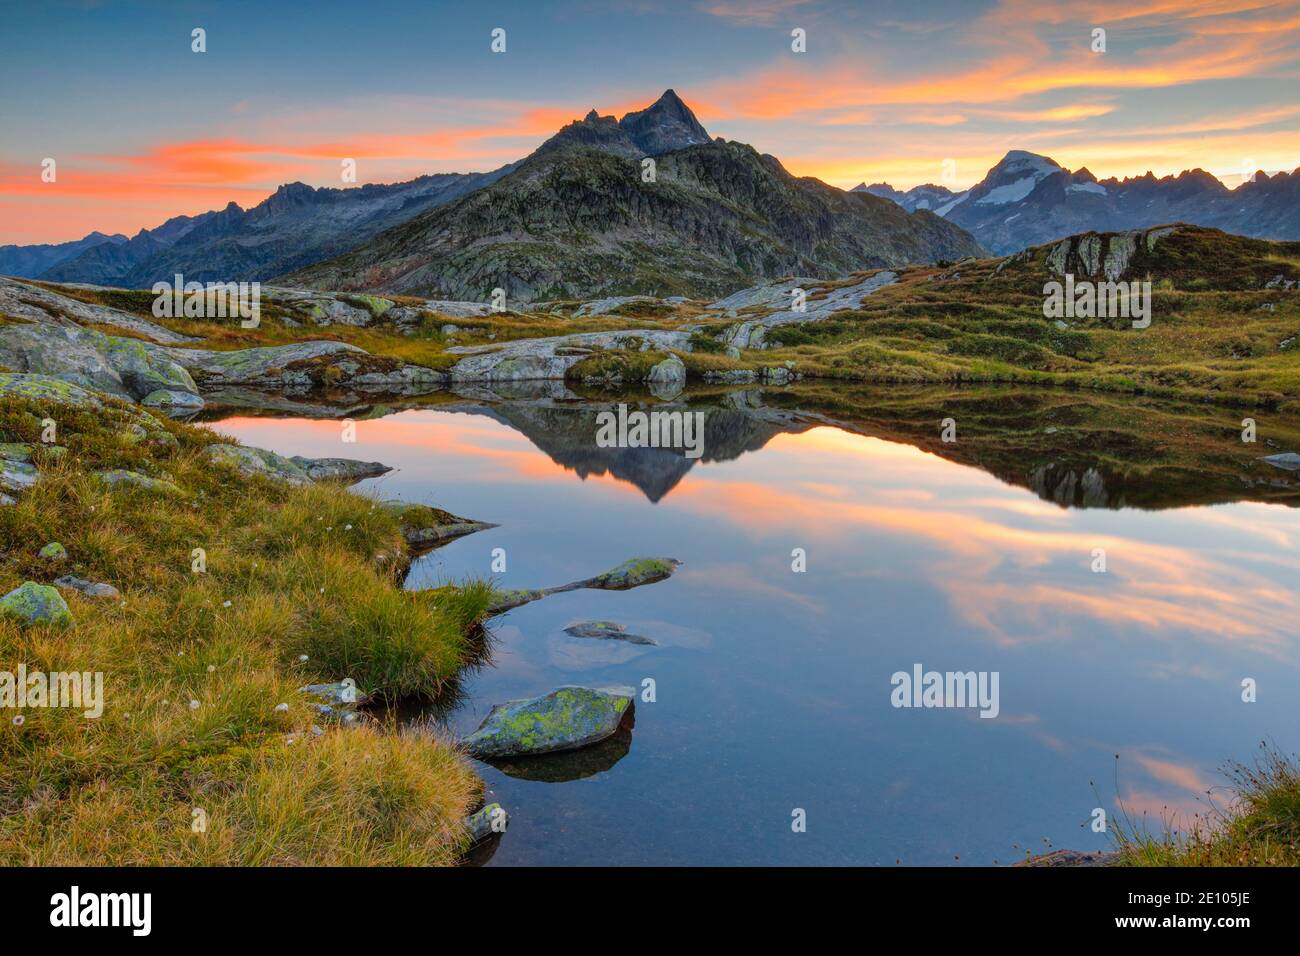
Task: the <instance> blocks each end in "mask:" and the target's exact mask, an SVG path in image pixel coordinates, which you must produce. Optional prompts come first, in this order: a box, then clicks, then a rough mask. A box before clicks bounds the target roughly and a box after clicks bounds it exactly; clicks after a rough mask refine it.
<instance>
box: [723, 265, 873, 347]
mask: <svg viewBox="0 0 1300 956" xmlns="http://www.w3.org/2000/svg"><path fill="white" fill-rule="evenodd" d="M800 281H804V280H800ZM897 281H898V273H896V272H891V271H889V270H885V271H882V272H877V273H874V274H872V275H870V276H866V277H864V278H862V279H860V280H858V281H857V282H853V283H850V284H847V285H844V284H839V285H835V286H828V285H827V284H826V283H825V282H823V281H819V280H811V281H810V282H809V284H808V285H806V286H800V285H796V284H795V283H794V280H783V281H781V282H779V283H767V284H764V285H761V286H755V287H754V288H752V289H745V290H742V291H740V292H737V293H735V294H734V295H731V296H728V297H727V298H726V299H722V300H720V301H719V302H715V303H714V307H723V308H727V309H728V314H730V313H731V311H733V310H735V309H737V308H747V309H755V310H761V309H764V308H766V307H768V306H771V305H783V306H784V305H787V304H791V303H793V301H794V296H793V295H792V292H793V291H794V290H796V289H798V290H800V291H802V292H803V293H804V294H805V296H806V298H805V300H804V309H803V311H795V310H794V309H793V308H781V309H777V310H776V311H772V312H767V313H766V314H756V315H755V316H754V317H753V318H746V319H745V320H744V321H741V322H737V323H736V324H735V325H733V326H731V327H729V328H728V329H727V330H726V331H725V332H724V333H723V335H722V342H723V344H725V345H728V346H731V347H733V348H737V349H761V348H766V347H767V346H768V343H767V334H768V333H769V332H770V331H771V330H772V329H774V328H777V327H779V326H783V325H803V324H805V323H807V322H816V321H818V320H820V319H825V318H829V317H830V316H832V315H834V314H835V313H836V312H842V311H845V310H847V309H856V308H859V307H861V305H862V301H863V300H864V299H865V298H867V296H869V295H871V294H872V293H874V292H877V291H879V290H880V289H883V288H884V287H885V286H887V285H892V284H893V283H895V282H897ZM729 303H730V304H729ZM741 303H743V304H741ZM738 304H739V305H738Z"/></svg>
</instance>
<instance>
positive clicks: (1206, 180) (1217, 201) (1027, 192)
mask: <svg viewBox="0 0 1300 956" xmlns="http://www.w3.org/2000/svg"><path fill="white" fill-rule="evenodd" d="M857 188H859V189H863V190H867V191H870V192H873V193H875V194H876V195H881V196H884V197H885V198H888V199H892V200H893V201H895V202H897V203H899V205H901V206H903V208H905V209H915V208H931V209H933V210H934V211H935V213H936V214H938V215H940V216H943V217H945V218H947V219H949V220H950V221H952V222H955V223H956V224H957V225H959V226H961V227H962V228H963V229H966V230H967V231H968V232H970V233H971V234H972V235H973V236H975V238H976V239H978V240H979V241H980V243H981V244H982V245H983V246H985V247H986V248H988V249H990V250H992V251H993V252H996V253H999V254H1008V253H1012V252H1017V251H1019V250H1020V249H1024V248H1026V247H1028V246H1033V245H1039V244H1041V243H1045V242H1051V241H1052V240H1054V239H1059V238H1062V237H1064V236H1069V235H1074V234H1076V233H1080V232H1090V231H1092V232H1118V231H1124V230H1129V229H1147V228H1150V227H1151V226H1155V225H1159V224H1160V223H1165V222H1186V223H1191V224H1193V225H1198V226H1207V227H1212V228H1215V229H1221V230H1223V231H1225V232H1230V233H1234V234H1237V235H1243V236H1250V237H1252V238H1257V239H1283V240H1290V239H1300V169H1298V170H1296V171H1295V172H1293V173H1278V174H1277V175H1275V176H1271V177H1270V176H1269V175H1268V174H1267V173H1264V172H1259V173H1256V174H1255V179H1254V181H1253V182H1249V183H1245V184H1243V185H1241V186H1240V187H1238V188H1237V189H1232V190H1230V189H1228V188H1227V187H1226V186H1224V185H1223V183H1221V182H1220V181H1219V180H1218V179H1216V178H1215V177H1214V176H1212V175H1210V174H1209V173H1207V172H1205V171H1204V170H1202V169H1193V170H1188V171H1186V172H1183V173H1180V174H1179V175H1178V176H1165V177H1163V178H1160V179H1157V178H1156V177H1155V176H1153V175H1151V174H1150V173H1147V174H1146V175H1145V176H1137V177H1131V178H1126V179H1123V180H1120V179H1114V178H1112V179H1104V180H1098V179H1097V178H1096V177H1095V176H1093V174H1092V173H1091V172H1090V171H1088V170H1087V169H1086V168H1084V169H1079V170H1076V171H1073V172H1071V171H1070V170H1069V169H1066V168H1065V167H1063V166H1061V165H1060V164H1059V163H1057V162H1055V161H1054V160H1052V159H1049V158H1048V157H1046V156H1040V155H1038V154H1036V153H1029V152H1025V151H1024V150H1012V151H1011V152H1009V153H1007V155H1006V156H1005V157H1003V159H1002V160H1001V161H1000V162H999V163H998V164H997V165H996V166H994V167H993V168H992V169H990V170H989V172H988V174H987V175H986V176H985V177H984V179H983V180H982V181H980V182H979V183H978V184H977V185H975V186H973V187H971V188H970V189H968V190H966V191H965V192H962V193H950V194H949V196H948V198H946V199H944V198H942V194H940V193H936V192H935V190H942V189H943V187H934V186H918V187H916V188H915V189H912V190H909V191H908V192H907V193H901V192H899V191H898V190H895V189H893V188H892V187H890V186H888V185H887V184H883V183H881V184H877V185H875V186H870V187H868V186H860V187H857ZM943 192H945V193H946V192H947V190H943ZM923 203H924V204H925V205H922V204H923Z"/></svg>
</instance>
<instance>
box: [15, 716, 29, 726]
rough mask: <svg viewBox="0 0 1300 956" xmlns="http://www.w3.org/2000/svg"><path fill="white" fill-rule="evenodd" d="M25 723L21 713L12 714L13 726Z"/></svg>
mask: <svg viewBox="0 0 1300 956" xmlns="http://www.w3.org/2000/svg"><path fill="white" fill-rule="evenodd" d="M25 723H27V718H26V717H24V716H23V715H22V714H16V715H14V726H15V727H21V726H22V725H23V724H25Z"/></svg>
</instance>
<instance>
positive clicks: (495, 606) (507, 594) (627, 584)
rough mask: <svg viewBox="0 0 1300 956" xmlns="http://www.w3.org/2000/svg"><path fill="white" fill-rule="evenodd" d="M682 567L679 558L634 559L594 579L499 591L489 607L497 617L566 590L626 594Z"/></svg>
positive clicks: (670, 574) (668, 575)
mask: <svg viewBox="0 0 1300 956" xmlns="http://www.w3.org/2000/svg"><path fill="white" fill-rule="evenodd" d="M681 564H682V563H681V562H680V561H678V560H677V559H676V558H632V559H631V560H629V561H624V562H623V563H622V564H620V565H619V566H618V567H616V568H613V569H611V570H609V571H606V572H605V573H604V574H598V575H596V576H595V577H593V578H585V579H583V580H581V581H573V582H570V583H569V584H561V585H558V586H556V587H553V588H538V589H531V590H526V589H512V590H507V591H497V592H495V594H494V596H493V599H492V603H491V604H490V605H489V606H488V610H489V611H490V612H491V613H493V614H500V613H502V612H503V611H509V610H511V609H512V608H516V607H519V606H520V605H521V604H528V603H529V602H531V601H536V600H539V599H540V598H544V597H546V596H547V595H549V594H563V593H564V592H566V591H577V590H580V589H582V588H594V589H595V590H598V591H626V590H628V589H629V588H636V587H640V586H641V585H643V584H654V583H655V582H656V581H662V580H664V579H665V578H668V577H671V576H672V573H673V572H674V571H676V570H677V569H678V568H679V567H681Z"/></svg>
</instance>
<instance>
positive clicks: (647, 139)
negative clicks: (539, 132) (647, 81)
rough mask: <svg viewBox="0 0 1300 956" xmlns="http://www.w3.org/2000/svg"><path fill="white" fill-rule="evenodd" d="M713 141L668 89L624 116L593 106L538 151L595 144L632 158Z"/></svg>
mask: <svg viewBox="0 0 1300 956" xmlns="http://www.w3.org/2000/svg"><path fill="white" fill-rule="evenodd" d="M711 141H712V137H710V136H709V133H708V130H706V129H705V128H704V127H703V126H702V125H700V121H699V120H698V119H696V118H695V114H694V113H693V112H691V108H690V107H689V106H687V105H686V104H685V103H684V102H683V101H682V98H681V97H680V96H678V95H677V93H676V92H675V91H674V90H671V89H669V90H665V91H664V92H663V95H662V96H660V97H659V99H657V100H655V101H654V102H653V103H651V104H650V105H649V106H647V107H646V108H645V109H641V110H633V111H632V112H630V113H628V114H626V115H625V116H624V117H623V118H622V119H615V118H614V117H613V116H601V115H600V113H598V112H597V111H596V110H595V109H592V110H591V112H589V113H588V114H587V115H586V116H585V117H583V118H582V119H581V120H575V121H574V122H572V123H570V124H569V125H568V126H565V127H564V128H563V129H561V130H560V131H559V132H558V133H556V134H555V135H554V136H552V137H551V138H550V139H548V140H547V141H546V142H545V143H543V144H542V145H541V146H540V147H539V148H538V150H537V152H538V153H544V152H549V151H550V150H553V149H559V148H561V147H565V146H594V147H596V148H598V149H603V150H606V151H607V152H611V153H617V154H618V155H620V156H627V157H629V158H640V157H643V156H660V155H662V154H663V153H671V152H672V151H674V150H678V149H685V148H686V147H688V146H701V145H703V144H704V143H708V142H711Z"/></svg>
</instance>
